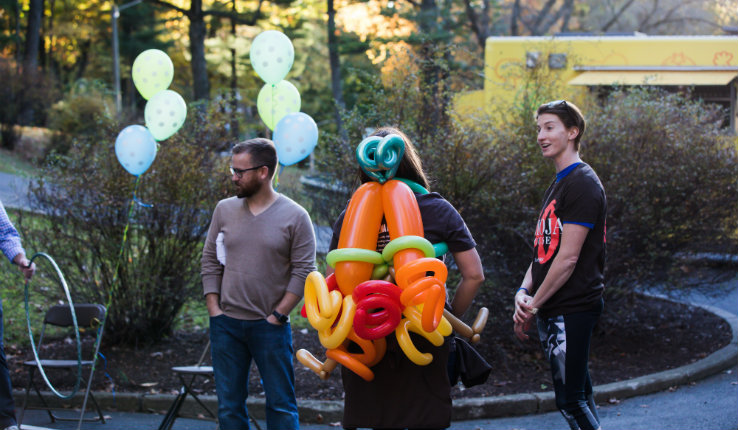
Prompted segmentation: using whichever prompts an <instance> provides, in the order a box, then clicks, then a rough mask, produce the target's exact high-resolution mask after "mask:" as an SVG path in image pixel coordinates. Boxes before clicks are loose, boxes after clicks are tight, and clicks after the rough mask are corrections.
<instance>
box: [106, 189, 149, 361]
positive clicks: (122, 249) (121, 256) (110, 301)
mask: <svg viewBox="0 0 738 430" xmlns="http://www.w3.org/2000/svg"><path fill="white" fill-rule="evenodd" d="M140 180H141V177H140V176H137V177H136V184H135V185H134V187H133V197H132V198H131V202H130V203H129V204H128V214H127V215H126V226H125V227H124V228H123V238H122V239H121V242H120V249H119V250H118V258H117V259H116V262H115V270H114V271H113V281H112V282H111V283H110V289H109V290H108V298H107V301H106V303H105V319H104V320H103V321H102V322H101V323H100V328H99V330H100V331H101V332H102V330H104V329H105V323H106V322H107V321H108V318H107V316H108V314H109V313H110V307H111V306H112V305H113V293H114V292H115V287H116V284H117V283H118V270H120V263H121V261H123V259H124V257H125V249H126V242H127V240H128V228H129V227H130V225H131V216H132V215H133V209H135V207H136V203H138V204H141V203H140V202H137V201H136V190H137V189H138V183H139V181H140ZM142 206H145V205H142ZM146 207H151V206H146ZM99 342H100V337H99V336H98V338H97V341H96V345H95V348H96V349H97V348H98V346H99ZM96 365H97V355H95V357H93V359H92V373H94V372H95V368H96Z"/></svg>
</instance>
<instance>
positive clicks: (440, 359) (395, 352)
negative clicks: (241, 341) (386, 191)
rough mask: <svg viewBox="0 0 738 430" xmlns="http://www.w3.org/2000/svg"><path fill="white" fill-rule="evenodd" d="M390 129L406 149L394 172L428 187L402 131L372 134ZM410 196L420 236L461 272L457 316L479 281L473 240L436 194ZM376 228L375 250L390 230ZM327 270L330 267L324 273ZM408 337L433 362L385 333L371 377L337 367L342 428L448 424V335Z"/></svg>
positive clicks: (337, 230) (336, 229) (336, 231)
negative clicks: (417, 359)
mask: <svg viewBox="0 0 738 430" xmlns="http://www.w3.org/2000/svg"><path fill="white" fill-rule="evenodd" d="M390 134H396V135H399V136H401V137H402V138H403V140H404V142H405V153H404V156H403V158H402V161H401V162H400V165H399V168H398V169H397V173H396V174H395V177H396V178H402V179H406V180H410V181H412V182H415V183H416V184H417V185H420V186H421V187H423V188H425V190H427V189H428V188H429V186H428V180H427V178H426V176H425V173H424V172H423V168H422V164H421V162H420V157H419V156H418V154H417V152H416V150H415V147H414V146H413V145H412V143H411V142H410V140H409V139H408V138H407V136H405V134H403V133H402V132H401V131H399V130H397V129H395V128H391V127H383V128H380V129H377V130H376V131H375V132H374V133H373V134H372V135H373V136H379V137H386V136H388V135H390ZM359 174H360V175H361V182H362V183H364V182H368V181H370V180H371V179H370V178H369V177H368V176H367V175H366V174H365V173H364V172H363V171H359ZM415 198H416V200H417V202H418V209H419V210H420V216H421V219H422V221H423V232H424V233H423V234H424V236H425V238H426V239H428V240H429V241H430V242H431V243H438V242H446V244H447V245H448V249H449V252H451V254H452V255H453V257H454V261H455V262H456V266H457V267H458V270H459V272H460V274H461V280H460V282H459V284H458V286H457V287H456V294H455V295H454V297H453V300H452V301H451V304H450V306H451V310H452V312H453V313H454V315H456V316H458V317H461V316H462V315H463V314H464V313H465V312H466V310H467V309H468V308H469V306H470V305H471V303H472V300H473V299H474V296H475V295H476V294H477V291H478V289H479V287H480V286H481V285H482V282H483V281H484V272H483V269H482V263H481V260H480V258H479V254H478V253H477V251H476V242H475V241H474V239H473V238H472V235H471V233H470V232H469V229H467V227H466V224H465V223H464V220H463V219H462V218H461V215H460V214H459V213H458V212H457V211H456V209H454V207H453V206H452V205H451V203H449V202H448V201H447V200H445V199H444V198H443V197H441V195H440V194H438V193H433V192H429V193H417V192H415ZM344 215H345V211H344V213H342V214H341V215H340V217H339V218H338V219H337V220H336V222H335V223H334V224H333V238H332V240H331V245H330V248H331V249H336V248H337V247H338V241H339V237H340V235H341V227H342V225H343V218H344ZM377 233H378V238H377V251H381V249H382V248H384V245H386V244H387V243H388V242H389V233H388V232H387V229H386V228H385V226H384V225H383V226H382V228H380V231H378V232H377ZM332 272H333V270H332V269H331V268H329V269H328V274H330V273H332ZM411 337H412V339H413V342H414V343H415V344H416V345H417V346H418V349H419V350H421V351H423V352H429V353H431V354H432V355H433V361H432V362H431V363H430V364H428V365H427V366H418V365H416V364H414V363H413V362H411V361H410V359H408V358H407V356H405V353H404V352H403V351H402V350H401V349H400V346H399V345H398V343H397V340H396V338H395V335H394V334H391V335H389V336H387V337H386V340H387V351H386V353H385V355H384V358H382V360H381V361H380V362H379V363H378V364H376V365H375V366H373V367H372V371H373V372H374V379H373V380H372V381H365V380H363V379H362V378H361V377H359V376H358V375H356V374H355V373H353V372H352V371H350V370H348V369H346V368H343V367H342V369H341V378H342V381H343V388H344V391H345V397H344V411H343V422H342V424H343V427H344V428H395V429H399V428H402V429H414V428H415V429H420V428H423V429H430V428H434V429H440V428H446V427H449V426H450V424H451V385H450V383H449V378H448V372H447V362H448V354H449V339H450V338H447V339H446V341H445V342H444V343H443V344H442V345H441V346H439V347H436V346H433V344H431V343H430V342H428V341H427V340H426V339H425V338H423V337H421V336H416V335H415V334H414V333H411ZM349 348H351V347H349ZM357 352H358V351H357Z"/></svg>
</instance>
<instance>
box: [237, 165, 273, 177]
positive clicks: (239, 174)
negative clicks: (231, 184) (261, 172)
mask: <svg viewBox="0 0 738 430" xmlns="http://www.w3.org/2000/svg"><path fill="white" fill-rule="evenodd" d="M262 167H266V166H265V165H264V164H262V165H261V166H256V167H249V168H248V169H237V168H235V167H233V166H230V170H231V175H236V177H237V178H238V179H241V178H242V177H243V174H244V173H246V172H248V171H249V170H256V169H261V168H262Z"/></svg>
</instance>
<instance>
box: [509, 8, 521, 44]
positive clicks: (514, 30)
mask: <svg viewBox="0 0 738 430" xmlns="http://www.w3.org/2000/svg"><path fill="white" fill-rule="evenodd" d="M519 19H520V0H515V3H513V8H512V13H511V14H510V36H517V35H518V34H520V29H519V27H518V20H519Z"/></svg>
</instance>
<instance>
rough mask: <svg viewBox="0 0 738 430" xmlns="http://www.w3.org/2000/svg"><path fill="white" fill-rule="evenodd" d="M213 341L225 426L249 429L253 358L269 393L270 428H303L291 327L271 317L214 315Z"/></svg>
mask: <svg viewBox="0 0 738 430" xmlns="http://www.w3.org/2000/svg"><path fill="white" fill-rule="evenodd" d="M210 342H211V354H212V357H213V370H214V372H215V389H216V392H217V394H218V421H219V423H220V428H221V430H242V429H246V430H248V429H249V418H248V411H247V409H246V398H247V397H248V395H249V393H248V389H249V370H250V368H251V360H252V359H253V360H254V361H256V367H257V368H258V369H259V374H260V375H261V380H262V384H263V385H264V392H265V393H266V422H267V429H280V430H289V429H299V428H300V424H299V419H298V415H297V400H296V399H295V373H294V368H293V363H292V357H293V354H294V350H293V348H292V330H291V328H290V325H289V324H285V325H282V326H277V325H273V324H270V323H269V322H267V321H266V320H253V321H247V320H239V319H235V318H231V317H228V316H226V315H218V316H216V317H211V318H210Z"/></svg>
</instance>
